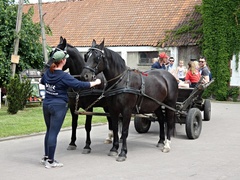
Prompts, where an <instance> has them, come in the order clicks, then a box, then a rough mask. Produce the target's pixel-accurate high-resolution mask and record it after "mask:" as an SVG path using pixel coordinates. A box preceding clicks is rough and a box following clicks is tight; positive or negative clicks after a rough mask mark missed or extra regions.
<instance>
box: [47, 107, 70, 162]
mask: <svg viewBox="0 0 240 180" xmlns="http://www.w3.org/2000/svg"><path fill="white" fill-rule="evenodd" d="M67 110H68V105H67V103H62V104H49V105H47V104H44V103H43V116H44V120H45V124H46V127H47V131H46V135H45V139H44V150H45V156H48V158H49V159H51V160H54V154H55V149H56V145H57V136H58V133H59V131H60V129H61V127H62V124H63V121H64V118H65V116H66V113H67Z"/></svg>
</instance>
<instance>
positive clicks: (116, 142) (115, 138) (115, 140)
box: [108, 114, 119, 156]
mask: <svg viewBox="0 0 240 180" xmlns="http://www.w3.org/2000/svg"><path fill="white" fill-rule="evenodd" d="M118 116H119V114H117V115H112V114H111V118H112V128H113V147H112V148H111V149H110V152H109V153H108V155H109V156H116V155H117V154H118V148H119V137H118Z"/></svg>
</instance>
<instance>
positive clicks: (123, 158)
mask: <svg viewBox="0 0 240 180" xmlns="http://www.w3.org/2000/svg"><path fill="white" fill-rule="evenodd" d="M126 159H127V158H126V157H123V156H118V157H117V159H116V161H117V162H123V161H125V160H126Z"/></svg>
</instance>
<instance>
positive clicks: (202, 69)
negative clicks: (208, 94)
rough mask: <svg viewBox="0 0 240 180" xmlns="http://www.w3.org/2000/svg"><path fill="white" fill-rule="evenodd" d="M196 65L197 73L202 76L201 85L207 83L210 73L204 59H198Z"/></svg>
mask: <svg viewBox="0 0 240 180" xmlns="http://www.w3.org/2000/svg"><path fill="white" fill-rule="evenodd" d="M198 63H199V72H200V74H201V75H202V76H203V83H208V82H209V81H210V79H211V73H210V70H209V69H208V67H207V62H206V58H205V57H200V59H199V61H198Z"/></svg>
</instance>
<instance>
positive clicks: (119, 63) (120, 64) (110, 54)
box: [104, 47, 127, 72]
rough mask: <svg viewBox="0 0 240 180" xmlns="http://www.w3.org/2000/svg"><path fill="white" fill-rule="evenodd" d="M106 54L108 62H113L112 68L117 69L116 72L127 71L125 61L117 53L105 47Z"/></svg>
mask: <svg viewBox="0 0 240 180" xmlns="http://www.w3.org/2000/svg"><path fill="white" fill-rule="evenodd" d="M104 54H105V58H107V60H108V62H109V61H111V63H112V66H111V67H114V68H115V69H114V71H116V72H122V71H124V70H126V68H127V66H126V63H125V60H124V59H123V58H122V57H121V56H120V55H119V54H118V53H117V52H114V51H112V50H110V49H108V48H106V47H105V48H104Z"/></svg>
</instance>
